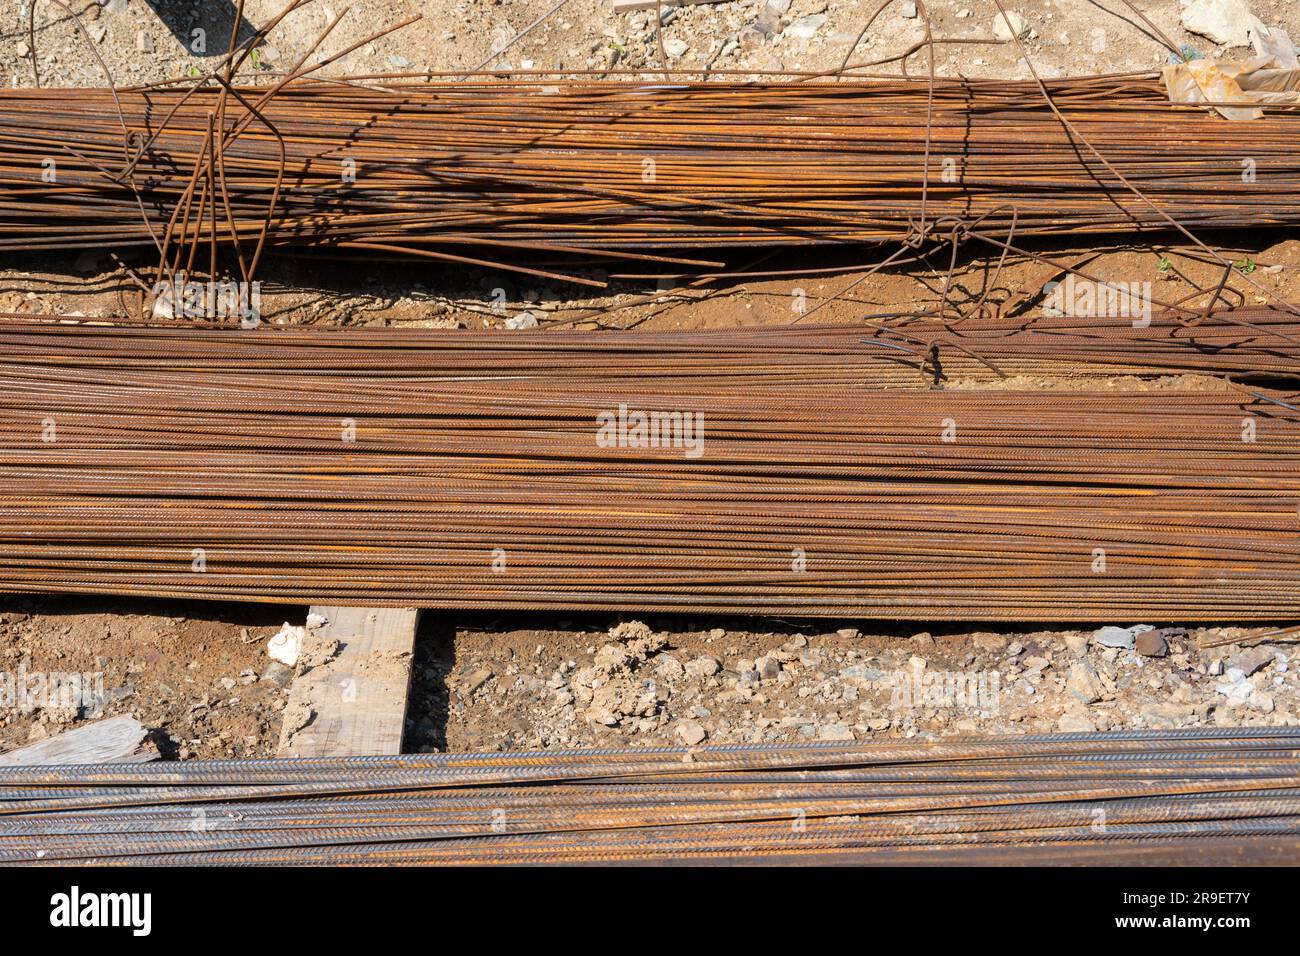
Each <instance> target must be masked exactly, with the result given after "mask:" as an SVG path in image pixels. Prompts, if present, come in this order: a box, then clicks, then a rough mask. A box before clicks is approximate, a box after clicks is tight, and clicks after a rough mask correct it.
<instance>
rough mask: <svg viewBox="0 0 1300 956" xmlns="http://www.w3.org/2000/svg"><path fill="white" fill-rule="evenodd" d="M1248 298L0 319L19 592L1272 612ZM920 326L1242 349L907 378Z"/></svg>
mask: <svg viewBox="0 0 1300 956" xmlns="http://www.w3.org/2000/svg"><path fill="white" fill-rule="evenodd" d="M1230 318H1233V319H1235V320H1236V321H1235V322H1227V321H1224V322H1219V321H1217V320H1214V319H1211V320H1207V321H1206V322H1205V323H1202V324H1201V325H1199V326H1196V327H1194V328H1191V329H1189V328H1188V327H1187V326H1186V325H1184V324H1183V323H1181V322H1178V321H1173V320H1163V319H1162V320H1160V321H1157V322H1155V323H1153V325H1152V327H1151V328H1148V329H1142V330H1137V329H1133V328H1132V327H1131V324H1130V323H1127V322H1120V323H1114V322H1107V321H1105V320H1093V321H1092V328H1091V330H1089V329H1088V328H1086V327H1083V326H1086V325H1087V324H1088V323H1087V322H1085V321H1084V320H1070V321H1072V322H1075V323H1079V324H1080V327H1079V328H1076V329H1074V330H1070V329H1068V328H1062V327H1061V326H1060V325H1059V322H1058V321H1053V322H1048V323H1046V324H1045V326H1044V327H1043V328H1041V329H1037V328H1031V329H1028V330H1025V331H1021V332H1009V331H1007V330H998V329H991V330H989V331H988V334H987V335H983V336H975V337H973V338H969V339H961V340H960V341H961V342H971V343H973V345H971V346H963V349H964V351H963V350H962V349H955V348H951V347H950V346H951V344H952V342H953V341H954V336H953V333H952V332H951V331H949V330H943V331H942V335H940V334H938V332H936V327H935V326H933V325H932V326H929V327H927V328H928V329H929V331H928V332H927V331H926V329H925V328H922V326H920V325H918V324H916V323H909V324H906V325H904V326H900V327H899V328H898V329H890V330H888V336H884V337H882V338H876V337H874V336H873V335H869V334H867V331H865V330H864V329H863V328H845V327H836V328H822V327H817V326H809V327H795V328H790V327H781V328H766V329H763V328H758V329H740V330H729V331H725V332H690V333H636V332H625V333H610V334H607V335H600V336H590V335H585V334H582V333H569V334H557V333H552V332H430V331H427V330H397V329H352V330H342V329H312V328H296V329H269V328H264V329H258V330H252V331H239V330H220V329H156V328H147V327H104V326H99V327H96V326H89V325H82V326H77V325H69V324H26V325H24V324H19V323H5V324H0V590H3V591H26V592H79V593H100V594H138V595H160V596H171V597H181V598H214V599H244V600H260V601H277V602H288V603H309V602H311V601H316V602H322V601H325V602H331V603H336V604H348V605H363V606H364V605H372V606H373V605H379V606H384V605H389V606H423V607H451V608H498V609H589V610H637V611H649V610H673V611H709V612H726V613H760V614H791V615H805V616H852V615H862V616H871V617H880V618H892V619H915V618H926V619H941V618H942V619H959V620H1009V621H1025V620H1098V619H1105V620H1112V619H1114V618H1115V617H1116V615H1119V616H1120V617H1133V618H1134V619H1137V618H1139V617H1140V618H1143V619H1147V618H1150V619H1166V620H1181V621H1193V620H1197V621H1204V620H1227V619H1233V620H1243V621H1244V620H1254V621H1277V620H1285V619H1287V618H1289V617H1291V616H1293V614H1294V608H1295V606H1296V601H1297V599H1298V598H1300V526H1298V525H1297V520H1296V512H1297V501H1298V500H1300V469H1298V468H1297V464H1298V463H1300V411H1298V410H1297V408H1298V405H1300V399H1298V398H1297V395H1296V394H1295V393H1294V388H1293V386H1292V390H1290V391H1288V390H1285V389H1284V388H1279V385H1285V384H1286V381H1287V380H1286V379H1285V378H1281V376H1282V372H1281V371H1280V369H1283V368H1287V367H1289V368H1292V369H1293V368H1294V367H1295V365H1294V362H1295V346H1293V345H1292V344H1291V343H1292V342H1293V341H1294V340H1295V333H1296V332H1297V328H1296V324H1295V322H1294V319H1293V318H1292V317H1291V316H1290V315H1289V314H1283V313H1271V312H1263V311H1254V312H1250V313H1246V314H1245V317H1242V316H1241V315H1233V316H1230ZM1060 321H1064V320H1060ZM1241 323H1246V324H1248V325H1250V326H1252V327H1258V328H1261V329H1264V330H1266V331H1268V334H1266V335H1262V334H1259V333H1255V332H1253V331H1247V330H1245V328H1244V326H1243V325H1242V324H1241ZM939 328H942V327H939ZM1270 330H1271V331H1270ZM926 335H931V336H932V339H933V340H934V341H939V342H941V343H942V344H940V345H939V349H940V351H939V353H938V355H939V363H940V364H941V365H942V366H943V368H945V369H948V370H949V374H950V373H951V370H952V368H953V366H954V365H958V364H960V363H961V362H965V363H967V365H966V368H967V371H968V372H972V373H974V372H978V373H979V374H981V375H983V376H984V379H985V380H986V381H999V379H998V378H997V376H996V375H995V374H994V372H993V371H991V370H990V367H989V366H990V365H992V366H996V367H997V369H998V370H999V372H1000V373H1001V374H1006V371H1007V370H1013V371H1014V370H1018V371H1025V372H1033V370H1034V369H1035V368H1036V367H1038V366H1036V365H1035V363H1038V362H1042V361H1043V360H1044V359H1045V358H1053V357H1059V355H1054V353H1053V352H1052V350H1051V349H1050V348H1047V345H1048V344H1049V343H1050V342H1052V341H1053V340H1054V337H1055V336H1057V335H1059V336H1060V341H1061V342H1062V345H1061V351H1060V354H1063V355H1066V356H1068V357H1069V358H1070V359H1071V361H1074V362H1076V363H1077V362H1082V363H1083V364H1081V365H1080V368H1081V369H1082V368H1086V367H1087V362H1088V361H1090V360H1091V361H1096V362H1098V363H1100V365H1099V366H1098V368H1099V369H1101V370H1111V369H1113V367H1114V365H1115V364H1116V363H1128V365H1127V367H1128V368H1129V369H1130V370H1134V369H1140V368H1141V367H1142V365H1143V364H1144V363H1147V364H1149V365H1150V366H1153V367H1155V368H1158V369H1162V370H1163V369H1169V368H1182V369H1199V370H1202V371H1209V372H1216V373H1219V374H1224V375H1225V379H1226V380H1220V379H1210V380H1208V382H1207V383H1206V384H1204V385H1199V386H1197V387H1194V388H1178V389H1168V388H1164V389H1154V390H1145V389H1142V388H1137V389H1127V390H1126V389H1115V388H1110V387H1102V388H1099V387H1096V386H1094V387H1092V388H1080V389H1079V390H1074V391H1055V390H1043V389H1037V390H1028V391H1010V390H1005V389H997V390H994V389H989V388H980V387H973V388H961V387H950V388H944V389H933V388H924V387H922V383H923V382H924V381H929V380H931V376H932V375H933V366H934V364H935V363H934V355H935V353H934V352H932V351H930V350H928V349H926V348H923V347H921V346H920V345H915V344H912V345H909V344H906V343H911V342H914V340H915V341H919V342H925V341H926ZM903 336H905V337H903ZM886 341H887V342H888V344H882V343H884V342H886ZM909 349H910V351H909ZM967 353H973V354H977V355H978V359H979V360H978V361H977V360H976V358H972V357H971V355H970V354H967ZM1088 356H1091V359H1089V358H1088ZM1004 366H1005V368H1004ZM1257 368H1264V369H1267V370H1268V371H1266V373H1265V374H1266V376H1267V377H1266V379H1265V380H1264V381H1263V382H1259V381H1253V380H1252V379H1253V378H1257V376H1251V375H1247V374H1244V373H1246V372H1249V371H1250V370H1253V369H1257ZM918 373H920V374H918ZM1094 380H1096V381H1100V380H1099V379H1096V378H1094ZM1080 381H1081V384H1085V383H1086V382H1087V381H1088V378H1087V376H1084V377H1083V378H1082V379H1081V380H1080ZM955 384H957V385H962V384H964V383H962V382H957V383H955ZM976 384H978V383H976ZM888 385H894V386H901V387H893V388H886V387H883V386H888ZM907 386H910V387H907ZM638 415H641V416H645V418H644V419H638V418H637V416H638ZM673 416H676V418H675V419H674V417H673ZM652 419H653V420H655V421H657V422H658V425H657V426H656V431H655V432H654V433H653V434H652V433H651V432H650V431H648V430H647V429H645V428H641V430H640V431H638V427H639V426H638V424H637V423H638V421H640V422H642V423H644V422H646V421H649V420H652ZM602 429H603V430H602Z"/></svg>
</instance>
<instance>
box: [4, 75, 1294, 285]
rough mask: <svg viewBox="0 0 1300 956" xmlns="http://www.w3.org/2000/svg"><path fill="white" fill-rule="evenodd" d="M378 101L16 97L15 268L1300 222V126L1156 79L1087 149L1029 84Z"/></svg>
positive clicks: (410, 95) (418, 94)
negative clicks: (25, 254)
mask: <svg viewBox="0 0 1300 956" xmlns="http://www.w3.org/2000/svg"><path fill="white" fill-rule="evenodd" d="M384 86H385V88H384V89H378V88H367V87H366V86H364V85H361V84H350V83H344V82H330V81H317V80H314V79H305V80H301V79H300V80H295V81H292V82H289V83H287V84H286V85H284V86H283V87H281V88H276V89H272V88H271V87H245V88H241V89H240V90H239V91H238V96H239V97H241V100H237V99H236V98H235V96H234V95H227V94H225V93H223V92H222V91H221V90H220V89H217V88H215V87H207V88H199V89H197V90H187V89H183V88H181V87H180V86H179V85H163V86H160V87H155V88H147V89H129V90H120V91H117V92H116V93H114V92H113V91H110V90H85V89H79V90H75V91H68V90H59V89H37V90H17V89H6V90H3V91H0V250H3V249H10V250H12V249H70V248H87V247H93V248H107V247H114V246H132V245H133V246H147V247H149V248H151V249H154V250H155V251H156V250H158V249H159V248H163V249H164V250H165V256H164V258H167V259H168V260H169V261H170V262H171V263H172V264H173V265H174V266H175V267H177V268H185V265H186V262H187V261H188V262H189V263H190V266H191V267H192V266H193V263H194V261H195V258H194V253H195V251H197V252H198V260H197V261H198V262H199V264H200V265H204V266H206V264H207V263H208V262H209V254H208V253H207V251H206V250H207V248H208V247H209V246H215V245H216V244H221V245H223V246H225V247H227V248H230V247H231V246H232V245H233V244H234V242H235V240H237V241H238V244H239V245H240V247H241V249H242V255H243V258H244V261H245V263H246V264H247V262H248V261H249V259H250V257H251V258H252V259H256V256H255V255H254V254H253V253H252V250H253V248H254V247H255V246H257V245H258V244H259V243H260V242H262V241H263V239H264V240H265V241H266V242H267V243H269V244H270V245H272V246H281V247H294V248H296V249H299V250H301V249H304V248H312V249H317V250H330V251H333V252H338V253H340V254H344V253H345V254H348V255H351V256H372V257H373V256H380V257H383V256H397V255H411V254H414V255H424V256H433V257H434V258H439V259H442V260H444V261H458V262H471V263H483V262H490V263H492V264H495V265H504V266H508V267H510V268H514V269H518V270H519V271H522V272H531V273H534V274H540V275H553V274H554V273H552V272H549V271H547V270H546V269H544V268H541V269H539V268H538V264H539V262H543V261H545V258H547V257H549V258H550V259H551V260H555V259H557V258H564V257H570V258H571V257H575V256H576V257H577V259H578V260H580V261H583V262H586V263H588V264H590V263H591V262H593V261H594V262H595V263H596V264H600V263H604V264H609V263H610V262H611V261H614V262H617V260H619V259H623V260H635V259H638V258H642V259H648V260H650V261H651V262H652V263H653V262H654V261H656V259H657V261H658V262H659V263H661V266H660V267H661V268H662V264H663V263H674V264H675V266H676V268H674V269H671V270H670V271H674V272H680V271H682V269H681V267H682V266H686V267H690V268H696V269H704V268H708V267H715V268H716V267H717V266H718V265H719V263H718V262H714V261H712V260H711V259H707V258H704V259H702V258H700V257H699V256H698V255H695V256H690V255H688V256H686V257H683V256H682V254H681V251H682V250H691V249H696V250H698V249H709V248H713V249H728V248H730V249H735V248H750V249H752V248H755V247H764V246H790V245H808V244H826V243H863V242H879V241H885V240H899V239H904V238H909V237H915V236H916V235H917V230H918V229H919V228H920V226H921V224H922V223H924V224H925V225H926V227H927V228H928V227H932V226H934V227H937V228H938V232H939V234H940V236H946V235H947V234H948V233H949V232H951V231H952V229H953V227H954V225H955V224H956V223H957V222H958V221H963V222H966V223H982V228H984V229H985V230H988V231H993V232H998V233H1005V232H1006V231H1007V230H1009V229H1011V228H1012V226H1013V223H1014V228H1015V230H1016V231H1017V232H1018V233H1021V234H1055V235H1077V234H1081V233H1089V234H1096V233H1105V232H1110V233H1114V232H1120V231H1123V232H1126V233H1131V232H1132V231H1134V230H1145V229H1160V230H1165V229H1170V228H1172V222H1171V218H1172V219H1173V220H1177V221H1178V222H1180V223H1181V224H1182V225H1184V226H1186V227H1187V228H1189V229H1198V228H1204V229H1250V230H1257V229H1259V228H1261V227H1266V226H1280V225H1295V224H1296V223H1300V156H1298V155H1297V152H1296V150H1295V143H1296V140H1297V136H1298V135H1300V116H1297V115H1296V114H1294V113H1288V112H1285V111H1280V110H1279V111H1272V110H1270V111H1268V115H1266V116H1265V118H1263V119H1261V120H1258V121H1256V122H1252V123H1224V122H1223V121H1222V120H1220V119H1219V118H1217V117H1215V116H1212V115H1210V114H1209V113H1207V112H1205V111H1203V110H1201V109H1199V108H1189V107H1175V106H1172V105H1170V103H1169V102H1168V99H1167V95H1166V93H1165V90H1164V88H1163V86H1162V85H1161V83H1160V81H1159V79H1158V78H1157V77H1156V76H1154V75H1134V76H1102V77H1084V78H1063V79H1054V80H1050V81H1048V83H1047V89H1048V91H1049V92H1050V95H1051V98H1052V101H1053V103H1054V104H1055V105H1056V107H1057V108H1058V109H1059V110H1060V114H1061V115H1063V116H1064V117H1065V118H1066V119H1067V120H1068V122H1069V123H1070V124H1071V127H1072V128H1071V129H1070V130H1067V128H1066V127H1065V126H1064V125H1063V124H1062V122H1061V120H1060V119H1059V117H1058V115H1057V113H1055V112H1053V109H1052V108H1051V106H1049V104H1048V101H1047V100H1046V99H1045V98H1044V97H1043V95H1042V93H1041V92H1040V90H1039V88H1038V86H1037V85H1036V84H1034V83H1030V82H1006V81H995V80H953V79H940V80H938V81H936V84H935V87H934V90H933V98H932V99H931V93H930V89H929V85H928V84H927V82H926V81H924V80H906V79H893V80H878V81H874V82H862V81H855V82H841V81H830V82H827V81H808V82H782V83H764V84H743V85H737V84H731V83H724V82H709V83H703V84H701V83H683V84H676V83H674V84H657V85H656V84H644V83H637V82H632V81H609V82H601V83H575V82H572V81H561V80H554V81H551V80H547V79H544V78H543V79H535V80H523V81H514V82H489V81H484V80H482V79H476V80H473V81H462V82H458V83H454V84H448V83H416V84H412V83H409V81H408V82H406V83H403V82H400V81H392V82H387V83H385V84H384ZM249 107H254V108H256V114H254V113H252V112H250V110H249ZM214 117H215V119H214ZM1085 142H1086V143H1088V144H1090V146H1091V147H1095V148H1096V150H1097V152H1098V153H1100V155H1101V156H1104V157H1106V162H1104V163H1103V162H1102V161H1101V160H1100V159H1098V157H1097V155H1096V154H1094V153H1093V152H1092V151H1091V149H1090V148H1089V147H1087V146H1085V145H1083V144H1084V143H1085ZM1246 159H1249V160H1250V161H1251V162H1252V168H1257V169H1258V170H1259V173H1258V177H1257V178H1256V177H1244V176H1243V175H1242V163H1243V161H1245V160H1246ZM51 164H54V165H53V168H55V169H56V170H57V176H56V178H55V179H54V181H53V182H52V181H51V179H50V172H51V168H52V167H51ZM1121 176H1122V177H1123V179H1122V180H1121V178H1120V177H1121ZM1135 190H1136V191H1135ZM1138 192H1140V193H1141V194H1142V195H1143V196H1145V197H1146V198H1145V199H1143V198H1141V197H1140V196H1139V195H1138ZM1157 210H1160V211H1157ZM539 257H540V258H539ZM622 265H623V268H624V269H626V268H627V263H623V264H622ZM796 265H797V264H796ZM794 267H795V265H786V266H784V267H783V268H786V269H793V268H794ZM245 278H247V276H245ZM580 281H585V282H588V283H592V284H600V282H599V280H594V279H591V278H584V279H581V280H580Z"/></svg>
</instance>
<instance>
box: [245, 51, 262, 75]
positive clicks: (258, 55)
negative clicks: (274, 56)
mask: <svg viewBox="0 0 1300 956" xmlns="http://www.w3.org/2000/svg"><path fill="white" fill-rule="evenodd" d="M248 58H249V59H250V60H252V61H253V69H255V70H260V69H262V48H261V47H254V48H253V50H252V51H251V52H250V53H249V54H248Z"/></svg>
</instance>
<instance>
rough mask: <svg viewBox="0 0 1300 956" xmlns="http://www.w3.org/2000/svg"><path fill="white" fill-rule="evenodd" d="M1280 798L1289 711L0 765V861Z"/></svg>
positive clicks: (618, 858)
mask: <svg viewBox="0 0 1300 956" xmlns="http://www.w3.org/2000/svg"><path fill="white" fill-rule="evenodd" d="M1080 767H1090V768H1092V771H1091V772H1089V773H1088V774H1086V775H1084V776H1081V777H1080V776H1077V773H1078V771H1079V769H1080ZM720 770H725V774H726V776H727V780H726V782H719V781H718V779H717V774H718V772H719V771H720ZM1171 770H1173V771H1176V773H1177V775H1176V776H1169V775H1168V771H1171ZM874 772H893V773H894V774H895V778H894V779H893V780H879V781H873V780H871V779H869V778H870V775H871V774H872V773H874ZM864 774H866V775H867V777H866V778H863V776H862V775H864ZM991 778H993V779H991ZM294 780H301V781H311V790H312V792H310V793H309V792H305V790H304V789H303V787H304V786H305V785H299V786H297V787H287V786H286V784H287V783H288V782H289V781H294ZM991 784H992V785H991ZM1297 794H1300V731H1297V730H1295V729H1294V728H1223V729H1200V730H1181V731H1168V732H1161V731H1151V732H1136V733H1125V732H1117V733H1104V734H1053V735H1046V736H1028V737H1001V738H997V737H995V738H985V739H966V740H963V739H951V740H933V741H920V742H917V741H898V742H881V743H850V744H843V743H822V744H766V745H743V746H730V747H702V748H692V749H681V748H653V749H649V748H648V749H644V750H592V751H582V750H571V751H560V752H533V753H527V752H524V753H511V754H499V753H494V754H443V755H418V756H404V757H370V758H338V759H328V760H291V759H274V760H243V761H200V762H190V763H180V764H154V765H136V766H120V765H119V766H109V765H105V766H98V767H96V766H75V767H6V768H0V807H3V812H0V864H3V865H59V864H66V863H72V862H76V863H90V864H101V865H139V864H146V865H147V864H158V863H170V864H178V863H179V864H186V865H273V864H285V863H299V864H302V863H331V864H349V865H389V864H403V863H406V864H431V863H448V864H475V865H481V864H515V865H518V864H538V863H547V864H556V863H568V864H578V863H613V862H638V863H650V862H657V863H671V862H679V863H681V862H696V863H704V862H713V863H746V862H771V861H772V860H773V859H784V860H788V861H791V862H829V861H834V860H841V861H846V862H847V861H852V862H885V861H888V862H918V863H924V862H930V861H932V860H933V859H934V858H935V857H936V856H937V857H938V858H939V859H942V860H944V861H948V862H961V861H965V862H976V861H985V860H989V859H1005V860H1006V861H1008V862H1016V861H1021V862H1025V861H1028V860H1033V861H1036V862H1054V863H1069V862H1096V857H1095V855H1094V854H1095V851H1096V850H1097V848H1098V847H1102V846H1109V847H1113V848H1114V852H1115V854H1118V855H1121V856H1124V857H1129V858H1133V859H1135V860H1142V859H1148V860H1149V859H1161V860H1164V861H1169V860H1177V861H1180V862H1185V863H1190V862H1203V863H1229V862H1245V861H1255V862H1275V863H1276V862H1285V863H1295V862H1297V860H1300V796H1297ZM124 797H127V798H129V802H126V801H125V800H124ZM1024 851H1028V855H1026V854H1025V852H1024Z"/></svg>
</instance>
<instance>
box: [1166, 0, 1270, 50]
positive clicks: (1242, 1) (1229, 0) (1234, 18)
mask: <svg viewBox="0 0 1300 956" xmlns="http://www.w3.org/2000/svg"><path fill="white" fill-rule="evenodd" d="M1181 3H1182V11H1181V16H1182V21H1183V27H1184V28H1185V29H1186V30H1187V32H1188V33H1195V34H1197V35H1198V36H1203V37H1208V38H1209V39H1211V40H1213V41H1214V42H1215V43H1219V44H1222V45H1223V46H1247V45H1249V43H1250V34H1249V31H1250V29H1251V27H1252V26H1253V25H1254V23H1255V17H1254V16H1253V15H1252V14H1251V12H1250V7H1248V6H1247V5H1246V0H1181Z"/></svg>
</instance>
